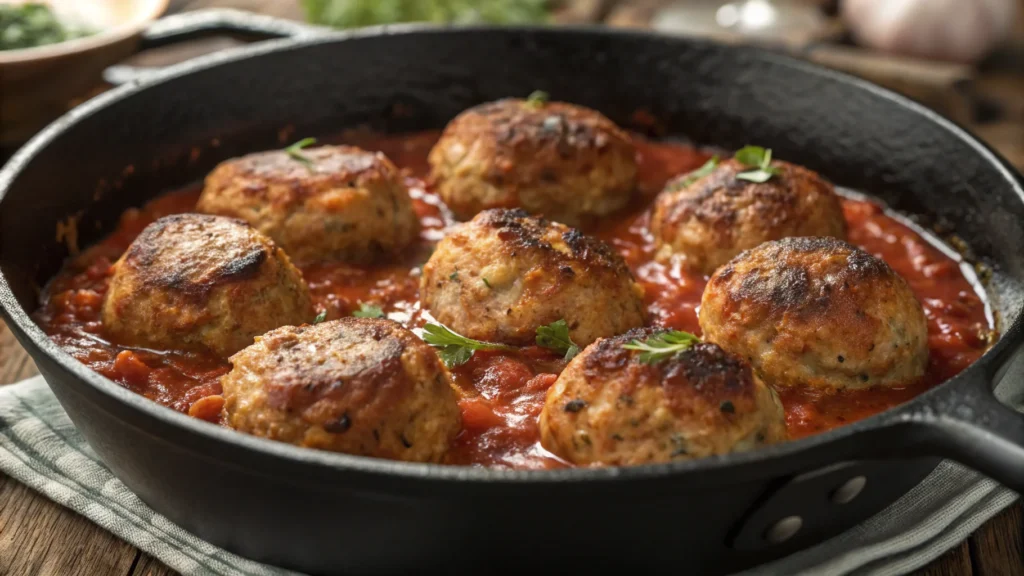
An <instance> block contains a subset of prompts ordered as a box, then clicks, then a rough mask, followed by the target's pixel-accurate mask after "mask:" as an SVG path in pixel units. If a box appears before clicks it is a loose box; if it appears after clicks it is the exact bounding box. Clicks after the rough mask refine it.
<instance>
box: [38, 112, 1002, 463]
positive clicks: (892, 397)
mask: <svg viewBox="0 0 1024 576" xmlns="http://www.w3.org/2000/svg"><path fill="white" fill-rule="evenodd" d="M437 135H438V134H437V133H436V132H425V133H421V134H412V135H403V136H386V137H385V136H372V135H368V134H351V135H348V136H345V137H343V138H341V139H340V141H344V142H346V143H350V144H355V145H358V146H362V147H363V148H367V149H371V150H381V151H383V152H384V153H385V154H386V155H388V156H389V157H390V158H391V159H392V160H393V161H394V162H395V163H396V164H397V165H399V166H401V167H403V168H404V170H405V174H406V179H407V184H408V185H409V188H410V191H411V195H412V197H413V202H414V204H415V207H416V210H417V213H418V215H419V217H420V220H421V222H422V224H423V227H422V234H421V238H420V243H419V245H418V246H417V247H415V248H414V249H412V250H410V251H409V254H408V255H407V257H406V258H405V259H403V260H402V261H400V262H392V263H388V264H385V265H379V266H374V267H355V266H351V265H344V264H318V265H311V266H302V267H301V268H302V272H303V274H304V276H305V278H306V281H307V283H308V284H309V287H310V291H311V292H312V294H313V299H314V302H315V303H316V306H317V307H318V308H319V309H320V310H326V312H327V317H328V319H331V318H339V317H342V316H347V315H350V314H351V313H352V312H353V311H354V310H357V309H358V308H359V304H360V303H364V302H365V303H372V304H375V305H377V306H380V307H381V308H382V309H383V310H384V311H385V313H386V314H387V315H388V317H389V318H391V319H392V320H396V321H398V322H401V323H402V324H404V325H406V326H408V327H410V328H419V327H421V326H422V325H423V324H424V323H425V322H427V321H428V320H430V318H429V316H428V315H427V314H426V313H425V312H424V311H421V310H420V304H419V299H418V285H419V272H420V266H421V265H422V264H423V263H424V262H425V261H426V259H427V258H428V257H429V254H430V251H431V249H432V246H433V244H434V243H436V242H437V240H439V239H440V238H441V236H442V235H443V230H444V228H445V227H446V226H448V225H450V224H452V223H453V220H452V218H451V215H450V213H449V212H448V210H447V209H446V208H445V207H444V204H443V203H442V202H441V201H440V199H439V198H438V197H437V196H436V195H434V194H433V193H432V192H431V191H430V189H429V188H428V186H427V185H426V184H425V182H424V180H423V177H424V176H425V174H426V172H427V164H426V155H427V152H428V151H429V150H430V147H431V146H432V145H433V143H434V141H435V140H436V138H437ZM637 147H638V150H639V158H640V169H639V179H640V185H639V193H638V194H637V199H636V201H635V202H634V203H633V205H632V206H631V207H630V208H629V209H627V210H626V211H624V212H623V213H622V214H620V215H618V216H617V217H614V218H608V219H606V220H604V221H602V222H596V223H593V224H590V225H586V226H584V229H585V231H586V232H588V233H591V234H594V235H596V236H598V237H600V238H602V239H603V240H605V241H606V242H609V243H610V244H611V245H612V246H613V247H614V248H615V249H616V250H617V251H618V252H619V253H620V254H622V256H623V257H624V258H625V260H626V262H627V264H628V265H629V267H630V269H631V270H632V271H633V273H634V274H635V275H636V277H637V279H638V280H639V281H640V282H641V283H642V284H643V285H644V288H645V290H646V296H645V303H646V305H647V309H648V312H649V317H650V322H651V323H652V324H654V325H658V326H664V327H669V328H675V329H679V330H686V331H689V332H693V333H696V334H699V333H700V327H699V326H698V324H697V308H698V306H699V304H700V298H701V294H702V293H703V291H704V285H705V283H706V281H707V278H705V277H704V276H702V275H699V274H694V273H691V272H689V271H687V270H685V269H681V268H680V267H678V266H673V265H666V264H662V263H659V262H655V261H654V259H653V255H654V248H655V247H654V244H653V241H652V238H651V235H650V233H649V231H648V227H647V222H648V216H649V214H648V210H647V209H648V207H649V205H650V203H651V200H652V199H653V198H654V196H655V195H656V194H657V193H658V192H659V191H660V190H661V188H662V186H663V185H664V183H665V182H666V181H667V180H668V179H669V178H671V177H672V176H675V175H676V174H679V173H682V172H687V171H690V170H693V169H696V168H697V167H699V166H700V165H701V164H703V163H704V162H705V161H706V160H707V159H708V157H709V156H710V155H711V153H710V152H707V151H704V150H700V149H697V148H694V147H692V146H688V145H684V144H678V143H668V142H652V141H645V140H643V139H639V138H638V139H637ZM198 195H199V189H198V188H196V187H192V188H189V189H185V190H181V191H177V192H172V193H170V194H166V195H164V196H161V197H159V198H157V199H155V200H153V201H151V202H150V203H148V204H147V205H145V206H143V207H142V208H139V209H130V210H128V211H126V212H125V213H124V215H123V216H122V218H121V222H120V224H119V226H118V228H117V230H115V231H114V233H113V234H111V235H110V236H109V237H108V238H107V239H105V240H104V241H102V242H101V243H99V244H97V245H95V246H93V247H91V248H89V249H88V250H86V251H85V252H83V253H82V254H81V255H80V256H78V257H77V258H74V259H71V260H69V262H68V263H67V264H66V265H65V267H64V269H63V270H62V271H61V272H60V273H59V274H58V275H57V277H55V278H54V279H53V280H52V281H51V282H50V284H49V285H48V286H47V287H46V289H45V290H44V291H43V294H42V296H41V307H40V309H39V310H38V311H37V312H36V314H35V318H36V320H37V322H38V323H39V324H40V326H42V327H43V329H44V330H45V331H46V332H47V333H48V334H49V335H50V337H51V338H52V339H53V340H54V341H55V342H56V343H58V344H59V345H60V346H61V347H63V348H64V349H65V350H67V351H68V352H69V353H70V354H71V355H72V356H74V357H75V358H77V359H78V360H79V361H81V362H83V363H84V364H86V365H87V366H89V367H90V368H92V369H93V370H96V371H97V372H99V373H101V374H103V375H104V376H106V377H108V378H110V379H112V380H114V381H115V382H118V383H119V384H121V385H123V386H125V387H126V388H128V389H130V390H133V391H135V392H137V393H139V394H142V395H144V396H146V397H147V398H150V399H152V400H154V401H156V402H159V403H161V404H163V405H165V406H169V407H171V408H173V409H175V410H179V411H182V412H186V413H191V414H192V415H193V416H197V417H201V418H205V419H209V420H213V421H219V410H220V406H221V403H220V402H219V398H218V396H217V395H219V394H220V392H221V389H220V383H219V379H220V377H221V376H222V375H223V374H225V373H227V372H228V371H229V370H230V368H231V367H230V365H229V364H228V363H227V361H225V360H224V359H221V358H218V357H215V356H213V355H211V354H205V353H197V352H178V351H165V350H147V349H137V348H129V347H124V346H118V345H114V344H112V343H109V342H107V341H106V340H105V339H104V337H103V326H102V324H101V321H100V307H101V303H102V301H103V297H104V294H105V292H106V289H107V283H108V281H109V278H110V274H111V263H112V262H114V261H115V260H116V259H117V258H118V257H119V256H120V255H121V253H122V252H124V250H125V249H126V248H127V247H128V245H129V244H130V243H131V241H132V240H133V239H134V238H135V236H136V235H137V234H138V233H139V232H140V231H141V230H142V229H143V228H144V227H145V226H146V225H147V224H149V223H150V222H152V221H153V220H155V219H157V218H159V217H161V216H165V215H168V214H174V213H180V212H188V211H191V210H192V209H193V208H194V206H195V202H196V199H197V198H198ZM843 207H844V212H845V216H846V220H847V222H848V224H849V234H850V238H849V239H850V241H851V242H852V243H854V244H856V245H858V246H860V247H862V248H864V249H865V250H867V251H868V252H870V253H872V254H875V255H876V256H879V257H881V258H883V259H884V260H885V261H886V262H888V263H889V265H890V266H892V267H893V268H894V269H895V270H896V271H897V272H899V273H900V274H901V275H903V277H904V278H906V279H907V281H908V282H909V283H910V286H911V288H912V289H913V290H914V293H915V294H916V295H917V297H918V299H919V300H920V301H921V303H922V305H923V306H924V310H925V313H926V315H927V317H928V331H929V340H928V345H929V349H930V355H931V356H930V362H929V366H928V371H927V373H926V375H925V377H924V378H923V379H922V380H921V381H920V382H917V383H915V384H913V385H911V386H906V387H902V388H889V389H881V388H869V389H866V390H859V391H845V392H839V393H831V394H828V393H823V392H818V391H814V390H798V389H789V390H787V389H783V390H781V391H780V395H781V397H782V400H783V404H784V406H785V410H786V422H787V426H788V430H789V433H790V436H792V437H793V438H799V437H802V436H806V435H808V434H813V433H816V432H821V431H825V430H828V429H830V428H833V427H836V426H840V425H842V424H845V423H848V422H853V421H855V420H859V419H861V418H864V417H867V416H870V415H871V414H875V413H877V412H880V411H882V410H885V409H887V408H890V407H892V406H894V405H896V404H899V403H901V402H904V401H906V400H908V399H910V398H912V397H913V396H915V395H917V394H919V393H921V392H922V391H924V390H926V389H928V388H930V387H932V386H934V385H936V384H938V383H940V382H942V381H944V380H946V379H948V378H950V377H952V376H954V375H955V374H957V373H958V372H960V371H961V370H963V369H964V368H965V367H967V366H968V365H969V364H971V363H972V362H974V361H975V360H976V359H978V358H979V357H980V356H981V355H982V353H983V352H984V351H985V350H986V349H987V348H988V346H990V345H991V343H992V341H993V340H994V338H995V331H994V326H993V324H992V320H991V315H990V314H989V313H988V310H987V309H986V306H985V302H984V301H983V300H982V298H981V296H980V295H979V293H978V292H977V291H976V290H975V288H974V286H973V285H972V284H971V282H970V281H968V279H967V277H966V276H965V274H964V273H963V271H962V270H961V263H960V262H959V261H957V260H955V259H953V258H951V257H950V256H949V255H947V254H946V253H945V252H944V251H943V250H941V249H940V248H938V247H937V246H935V245H934V244H932V243H930V242H929V241H928V240H926V239H925V238H923V237H922V236H921V235H920V234H918V233H917V232H916V231H915V230H914V229H912V228H911V227H909V226H908V225H906V224H904V223H902V222H900V221H899V220H897V219H895V218H893V217H891V216H890V215H888V214H886V213H885V211H884V210H883V209H882V208H881V207H880V206H878V205H876V204H874V203H872V202H870V201H866V200H861V199H852V198H846V199H844V200H843ZM562 368H564V362H563V361H562V359H561V358H559V357H558V356H557V355H555V354H553V353H552V352H550V351H548V350H546V349H544V348H540V347H535V346H534V347H527V348H523V349H521V350H520V351H518V352H515V353H506V352H477V353H476V355H474V356H473V358H471V359H470V361H469V362H467V363H466V364H464V365H462V366H459V367H458V368H456V369H454V370H453V371H452V373H453V376H454V381H455V384H456V387H457V388H458V390H459V392H460V400H459V404H460V407H461V410H462V420H463V431H462V432H461V433H460V434H459V436H458V438H457V439H456V443H455V446H454V447H453V449H452V451H451V453H450V455H449V456H450V462H451V463H453V464H469V465H487V466H502V467H511V468H547V467H554V466H563V465H565V462H563V461H561V460H560V459H558V458H557V457H555V456H554V455H552V454H550V453H548V452H547V451H545V450H544V448H543V447H542V446H541V445H540V442H539V432H538V428H537V418H538V416H539V414H540V410H541V408H542V406H543V403H544V395H545V393H546V391H547V389H548V388H549V387H550V386H551V384H552V383H554V381H555V379H556V378H557V375H558V373H559V372H560V371H561V370H562Z"/></svg>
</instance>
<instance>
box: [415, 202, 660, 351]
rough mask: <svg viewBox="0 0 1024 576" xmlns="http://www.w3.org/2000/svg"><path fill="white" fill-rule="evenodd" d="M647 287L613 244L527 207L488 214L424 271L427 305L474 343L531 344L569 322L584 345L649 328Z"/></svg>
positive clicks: (458, 233) (460, 232) (461, 230)
mask: <svg viewBox="0 0 1024 576" xmlns="http://www.w3.org/2000/svg"><path fill="white" fill-rule="evenodd" d="M642 298H643V288H642V287H640V285H639V284H637V283H636V282H635V281H634V280H633V275H632V274H631V273H630V271H629V269H628V268H627V267H626V264H625V262H623V260H622V258H621V257H620V256H619V255H618V254H616V253H615V252H614V251H613V250H612V249H611V248H610V247H609V246H608V245H606V244H605V243H603V242H601V241H600V240H596V239H594V238H591V237H589V236H584V235H583V234H581V233H580V232H579V231H577V230H576V229H574V228H569V227H568V226H565V225H563V224H559V223H557V222H549V221H547V220H543V219H540V218H534V217H532V216H528V215H527V214H526V212H524V211H522V210H505V209H495V210H486V211H484V212H481V213H480V214H479V215H477V217H476V218H473V220H471V221H470V222H467V223H464V224H461V225H459V226H457V227H456V228H455V229H454V230H452V231H451V232H450V233H449V234H448V235H447V236H446V237H445V238H444V239H443V240H442V241H441V242H440V243H439V244H438V245H437V249H436V250H435V251H434V254H433V255H432V256H431V257H430V260H429V261H428V262H427V263H426V265H424V267H423V276H422V278H421V280H420V300H421V301H422V303H423V306H424V307H425V308H426V309H427V310H429V311H430V313H431V314H432V315H433V316H434V318H436V319H437V321H438V322H441V323H442V324H445V325H446V326H448V327H449V328H451V329H452V330H454V331H456V332H458V333H460V334H462V335H464V336H468V337H469V338H475V339H478V340H487V341H492V342H505V343H508V344H520V345H524V344H531V343H533V342H534V340H535V338H536V330H537V328H538V327H539V326H544V325H546V324H550V323H552V322H556V321H558V320H562V319H564V320H565V321H566V322H567V323H568V325H569V335H570V336H571V337H572V339H573V341H574V342H576V343H577V344H578V345H580V346H586V345H587V344H589V343H591V342H593V341H594V340H596V339H598V338H600V337H602V336H612V335H614V334H619V333H621V332H624V331H626V330H629V329H630V328H636V327H638V326H642V325H643V323H644V308H643V302H642Z"/></svg>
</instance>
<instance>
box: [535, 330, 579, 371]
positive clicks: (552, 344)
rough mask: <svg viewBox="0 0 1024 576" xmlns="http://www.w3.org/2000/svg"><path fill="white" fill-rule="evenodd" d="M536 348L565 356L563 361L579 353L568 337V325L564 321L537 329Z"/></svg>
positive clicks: (577, 347)
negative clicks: (540, 347)
mask: <svg viewBox="0 0 1024 576" xmlns="http://www.w3.org/2000/svg"><path fill="white" fill-rule="evenodd" d="M537 346H543V347H544V348H547V349H549V350H554V351H555V352H558V353H560V354H564V355H565V361H566V362H568V361H569V360H572V359H573V358H574V357H575V356H576V355H577V354H579V353H580V347H579V346H577V345H576V343H575V342H573V341H572V338H570V337H569V324H568V323H567V322H566V321H565V320H558V321H556V322H552V323H551V324H548V325H547V326H538V327H537Z"/></svg>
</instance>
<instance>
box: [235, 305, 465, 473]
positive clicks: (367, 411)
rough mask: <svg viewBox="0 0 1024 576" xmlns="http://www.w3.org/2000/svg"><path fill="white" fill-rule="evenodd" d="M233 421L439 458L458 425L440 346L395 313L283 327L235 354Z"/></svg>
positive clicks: (310, 438)
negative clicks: (403, 324) (437, 350)
mask: <svg viewBox="0 0 1024 576" xmlns="http://www.w3.org/2000/svg"><path fill="white" fill-rule="evenodd" d="M231 364H232V370H231V372H229V373H228V374H227V375H225V376H224V377H223V378H222V379H221V385H222V386H223V388H224V415H225V419H226V422H227V423H228V425H230V426H231V427H232V428H234V429H236V430H240V431H242V432H246V433H249V434H253V435H256V436H262V437H264V438H270V439H272V440H278V441H281V442H288V443H290V444H296V445H298V446H305V447H309V448H319V449H322V450H332V451H335V452H345V453H348V454H358V455H362V456H375V457H377V458H390V459H394V460H407V461H413V462H439V461H441V459H442V458H443V457H444V455H445V453H446V452H447V450H448V447H449V445H450V444H451V441H452V440H453V439H454V438H455V435H456V434H457V433H458V432H459V429H460V428H461V416H460V413H459V407H458V404H456V400H455V393H454V392H453V390H452V388H451V382H450V379H449V376H448V373H447V372H446V371H445V370H444V367H443V366H441V362H440V361H439V360H438V358H437V354H435V353H434V350H433V349H432V348H431V347H430V346H428V345H427V344H425V343H424V342H423V341H422V340H420V339H419V338H417V337H416V336H415V335H414V334H413V333H412V332H410V331H408V330H406V329H405V328H403V327H401V326H400V325H398V324H396V323H395V322H392V321H390V320H380V319H370V318H343V319H341V320H334V321H331V322H323V323H321V324H317V325H314V326H309V325H306V326H300V327H294V326H287V327H284V328H279V329H277V330H273V331H271V332H268V333H267V334H264V335H263V336H260V337H259V338H257V339H256V343H255V344H253V345H252V346H249V347H248V348H246V349H245V350H242V351H241V352H239V353H238V354H235V355H234V356H232V357H231Z"/></svg>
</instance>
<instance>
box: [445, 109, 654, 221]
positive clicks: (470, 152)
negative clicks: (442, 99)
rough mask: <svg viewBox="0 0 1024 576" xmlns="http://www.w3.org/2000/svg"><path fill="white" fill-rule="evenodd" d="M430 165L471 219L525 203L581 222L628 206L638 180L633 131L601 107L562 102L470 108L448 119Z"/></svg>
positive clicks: (454, 205) (534, 210)
mask: <svg viewBox="0 0 1024 576" xmlns="http://www.w3.org/2000/svg"><path fill="white" fill-rule="evenodd" d="M429 162H430V166H431V180H432V181H433V182H434V184H435V186H436V188H437V191H438V193H439V194H440V195H441V198H442V199H443V200H444V201H445V204H447V205H448V207H449V208H451V210H452V211H453V212H454V213H455V214H456V215H457V216H458V217H459V218H461V219H463V220H468V219H470V218H472V217H473V216H474V215H476V214H477V213H478V212H480V211H482V210H486V209H489V208H515V207H520V208H523V209H525V210H526V211H528V212H530V213H531V214H538V215H544V216H545V217H547V218H551V219H553V220H557V221H559V222H565V223H568V224H577V223H579V222H580V221H581V220H583V219H585V218H587V217H591V216H601V215H605V214H609V213H612V212H614V211H616V210H618V209H619V208H622V207H623V206H625V205H626V203H627V202H628V201H629V198H630V196H631V195H632V192H633V188H634V185H635V180H636V150H635V148H634V146H633V143H632V141H631V139H630V138H629V135H628V134H626V133H625V132H624V131H623V130H622V129H620V128H619V127H618V126H616V125H615V123H614V122H612V121H611V120H609V119H608V118H606V117H604V116H603V115H602V114H601V113H599V112H597V111H595V110H591V109H589V108H584V107H582V106H576V105H573V104H565V103H561V102H547V103H536V102H532V101H525V100H518V99H506V100H499V101H497V102H490V103H487V104H482V105H480V106H476V107H474V108H470V109H469V110H466V111H465V112H463V113H462V114H460V115H459V116H457V117H456V118H455V119H454V120H452V121H451V122H450V123H449V124H448V126H447V127H446V128H445V130H444V133H443V134H442V135H441V138H440V140H439V141H438V142H437V144H436V145H435V146H434V148H433V149H432V150H431V151H430V155H429Z"/></svg>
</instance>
